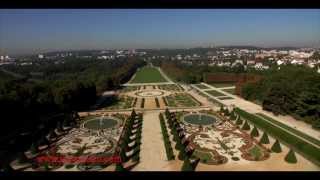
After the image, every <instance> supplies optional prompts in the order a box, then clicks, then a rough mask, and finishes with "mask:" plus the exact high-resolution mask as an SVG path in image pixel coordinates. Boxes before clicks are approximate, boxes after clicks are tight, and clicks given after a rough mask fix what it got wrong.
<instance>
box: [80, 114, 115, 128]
mask: <svg viewBox="0 0 320 180" xmlns="http://www.w3.org/2000/svg"><path fill="white" fill-rule="evenodd" d="M117 124H118V121H117V120H116V119H113V118H109V117H106V118H99V117H97V118H94V119H91V120H88V121H86V122H85V123H84V124H83V127H84V128H87V129H92V130H101V129H109V128H113V127H115V126H116V125H117Z"/></svg>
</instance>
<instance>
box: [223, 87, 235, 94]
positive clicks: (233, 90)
mask: <svg viewBox="0 0 320 180" xmlns="http://www.w3.org/2000/svg"><path fill="white" fill-rule="evenodd" d="M222 91H224V92H227V93H230V94H233V95H235V94H236V92H235V88H232V89H224V90H222Z"/></svg>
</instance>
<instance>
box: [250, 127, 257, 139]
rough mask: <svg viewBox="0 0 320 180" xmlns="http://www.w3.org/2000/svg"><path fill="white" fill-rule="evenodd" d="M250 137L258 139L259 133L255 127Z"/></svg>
mask: <svg viewBox="0 0 320 180" xmlns="http://www.w3.org/2000/svg"><path fill="white" fill-rule="evenodd" d="M250 135H251V137H258V136H259V131H258V129H257V127H256V126H254V127H253V129H252V131H251V133H250Z"/></svg>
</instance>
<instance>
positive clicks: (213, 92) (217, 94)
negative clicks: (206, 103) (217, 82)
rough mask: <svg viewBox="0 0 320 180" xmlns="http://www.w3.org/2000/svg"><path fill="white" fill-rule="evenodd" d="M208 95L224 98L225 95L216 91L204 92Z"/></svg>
mask: <svg viewBox="0 0 320 180" xmlns="http://www.w3.org/2000/svg"><path fill="white" fill-rule="evenodd" d="M205 92H207V93H209V94H211V95H212V96H214V97H216V96H225V94H223V93H221V92H218V91H216V90H209V91H205Z"/></svg>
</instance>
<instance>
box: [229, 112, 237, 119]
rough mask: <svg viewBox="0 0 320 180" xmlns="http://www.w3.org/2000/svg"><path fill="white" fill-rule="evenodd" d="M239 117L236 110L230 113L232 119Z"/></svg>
mask: <svg viewBox="0 0 320 180" xmlns="http://www.w3.org/2000/svg"><path fill="white" fill-rule="evenodd" d="M236 118H237V117H236V113H235V112H234V111H231V114H230V119H231V120H235V119H236Z"/></svg>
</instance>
